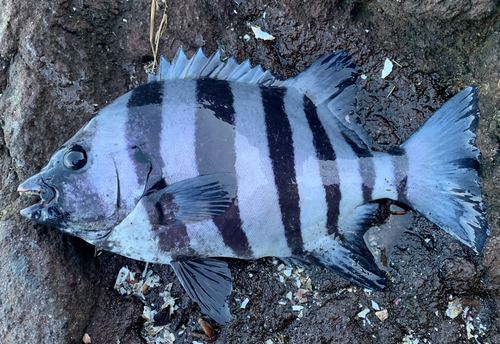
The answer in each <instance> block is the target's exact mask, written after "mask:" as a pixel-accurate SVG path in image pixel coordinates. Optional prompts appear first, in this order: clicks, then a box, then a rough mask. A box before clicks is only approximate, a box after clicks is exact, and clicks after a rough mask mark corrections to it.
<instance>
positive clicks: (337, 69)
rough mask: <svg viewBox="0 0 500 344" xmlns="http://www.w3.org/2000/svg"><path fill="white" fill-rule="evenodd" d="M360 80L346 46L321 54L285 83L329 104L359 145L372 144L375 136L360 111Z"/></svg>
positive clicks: (317, 102) (315, 102)
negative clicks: (357, 100)
mask: <svg viewBox="0 0 500 344" xmlns="http://www.w3.org/2000/svg"><path fill="white" fill-rule="evenodd" d="M357 80H358V69H357V67H356V65H355V64H354V62H352V59H351V57H350V56H349V55H347V53H346V52H345V51H344V50H338V51H336V52H333V53H330V54H326V55H324V56H323V57H321V58H319V59H318V60H316V61H315V62H314V63H313V64H311V65H310V66H309V67H307V68H306V69H304V70H303V71H302V72H301V73H300V74H298V75H297V76H295V77H293V78H290V79H287V80H285V81H283V82H281V85H282V86H288V87H294V88H296V89H297V90H299V91H300V92H301V93H305V94H306V95H307V96H308V97H309V98H310V99H311V100H312V101H313V102H314V104H316V106H320V105H324V106H326V107H327V108H328V109H329V110H330V112H331V113H332V114H333V115H334V116H335V118H337V120H338V121H339V122H340V123H339V124H341V125H338V126H339V129H340V130H341V131H343V132H345V133H346V134H348V136H350V138H351V139H352V140H353V142H355V143H357V144H358V146H360V147H363V146H364V147H367V148H371V147H372V143H371V139H370V137H369V136H368V133H367V132H366V130H365V129H364V128H363V127H362V126H361V120H360V118H359V116H358V115H357V113H356V94H357V92H358V85H357ZM276 84H277V83H276ZM342 126H343V127H345V128H343V127H342ZM346 128H347V129H348V130H345V129H346Z"/></svg>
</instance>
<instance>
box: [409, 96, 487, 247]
mask: <svg viewBox="0 0 500 344" xmlns="http://www.w3.org/2000/svg"><path fill="white" fill-rule="evenodd" d="M479 116H480V112H479V107H478V105H477V87H476V86H471V87H468V88H466V89H464V90H463V91H461V92H460V93H458V94H457V95H455V96H454V97H453V98H451V99H450V100H449V101H448V102H446V104H444V105H443V107H441V109H439V110H438V111H437V112H436V113H435V114H434V115H433V116H431V117H430V118H429V119H428V120H427V121H426V122H425V123H424V124H423V125H422V126H421V127H420V128H419V129H418V131H417V132H415V133H414V134H413V135H412V136H411V137H410V138H409V139H408V140H407V141H406V142H405V143H403V145H402V146H401V147H402V148H403V149H404V151H405V152H406V155H407V157H408V177H407V180H406V190H405V193H404V195H402V196H403V197H401V201H403V202H406V203H408V205H410V206H411V207H412V208H413V209H415V210H417V211H418V212H420V213H421V214H422V215H424V216H425V217H427V218H428V219H429V220H431V221H432V222H434V223H435V224H437V225H438V226H439V227H441V228H442V229H444V230H445V231H446V232H448V233H450V234H451V235H453V236H454V237H456V238H457V239H458V240H460V241H461V242H462V243H464V244H465V245H467V246H469V247H471V248H473V249H474V250H475V251H476V252H477V253H481V252H482V250H483V248H484V245H485V242H486V239H487V238H488V236H489V234H490V229H489V227H488V221H487V216H486V207H485V205H484V201H483V198H482V195H481V187H480V181H479V175H478V168H479V150H478V149H477V147H476V145H475V144H476V134H475V131H476V127H477V122H478V119H479Z"/></svg>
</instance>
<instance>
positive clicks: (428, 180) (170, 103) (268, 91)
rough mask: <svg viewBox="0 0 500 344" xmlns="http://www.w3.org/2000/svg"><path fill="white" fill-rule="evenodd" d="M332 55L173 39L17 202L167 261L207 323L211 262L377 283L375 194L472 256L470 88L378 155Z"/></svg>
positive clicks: (475, 209) (476, 239) (212, 301)
mask: <svg viewBox="0 0 500 344" xmlns="http://www.w3.org/2000/svg"><path fill="white" fill-rule="evenodd" d="M357 78H358V71H357V67H356V65H355V63H354V62H353V61H352V59H351V57H350V56H349V55H348V54H347V53H346V52H345V51H343V50H339V51H336V52H332V53H329V54H326V55H324V56H323V57H321V58H320V59H318V60H317V61H315V62H314V63H312V64H311V65H310V66H309V67H308V68H306V69H305V70H303V71H302V72H301V73H299V74H298V75H297V76H295V77H292V78H288V79H283V78H281V77H279V76H277V75H275V74H273V73H272V72H271V71H270V70H267V71H264V70H263V69H262V67H260V66H256V67H252V66H251V64H250V62H249V61H248V60H246V61H245V62H243V63H238V62H237V61H236V59H235V58H234V57H231V58H228V59H224V60H223V59H221V53H220V51H216V52H215V53H214V54H212V55H211V56H210V57H206V56H205V54H204V53H203V51H202V50H201V48H200V49H199V50H198V51H197V52H196V53H195V54H194V55H193V56H192V57H191V58H188V57H187V56H186V54H185V53H184V51H183V49H182V47H181V48H180V49H179V51H178V52H177V54H176V56H175V58H174V59H173V60H172V62H168V61H166V60H165V59H164V58H162V59H161V62H160V64H159V66H158V70H157V73H156V74H150V75H149V77H148V82H147V83H145V84H143V85H141V86H139V87H137V88H136V89H134V90H132V91H130V92H128V93H126V94H124V95H122V96H121V97H119V98H118V99H116V100H115V101H113V102H112V103H110V104H109V105H107V106H106V107H104V108H102V109H101V110H100V111H99V112H98V113H97V115H96V116H95V117H93V118H92V119H91V120H90V121H89V122H88V123H87V124H85V125H84V126H83V127H82V128H81V129H80V130H79V131H78V132H77V133H76V134H75V135H74V136H73V137H72V138H70V139H69V140H68V141H67V142H66V143H64V144H63V145H62V146H61V147H60V148H59V149H58V150H56V151H55V153H54V154H53V155H52V157H51V158H50V160H49V162H48V163H47V165H45V166H44V167H43V168H42V169H41V171H40V172H38V173H36V174H35V175H33V176H31V177H30V178H28V179H27V180H26V181H24V182H23V183H21V184H20V185H19V188H18V191H19V192H20V193H21V194H36V195H38V196H39V197H40V202H39V203H36V204H34V205H31V206H29V207H28V208H25V209H23V210H21V214H22V215H23V216H25V217H27V218H28V219H30V220H32V221H34V222H37V223H40V224H44V225H49V226H52V227H57V228H59V229H61V230H62V231H64V232H66V233H69V234H71V235H74V236H77V237H80V238H82V239H84V240H85V241H87V242H89V243H91V244H93V245H95V246H96V247H98V248H100V249H104V250H108V251H111V252H114V253H117V254H120V255H123V256H126V257H129V258H133V259H136V260H140V261H145V262H151V263H160V264H169V265H170V266H171V267H172V268H173V270H174V271H175V274H176V276H177V277H178V278H179V280H180V282H181V284H182V285H183V287H184V289H185V290H186V292H187V294H188V295H189V296H190V297H191V299H193V300H194V301H195V302H197V303H198V305H199V306H200V308H201V310H202V311H203V312H204V313H206V314H207V315H209V316H210V317H212V318H213V319H214V320H215V321H217V322H219V323H221V324H226V323H227V322H228V321H229V320H230V318H231V314H230V302H231V294H232V281H231V272H230V270H229V268H228V265H227V263H226V262H225V261H223V260H221V259H218V258H238V259H252V260H253V259H258V258H262V257H279V258H291V259H295V260H297V261H299V262H303V263H304V264H313V265H318V266H321V267H325V268H328V269H330V270H331V271H333V272H334V273H336V274H338V275H340V276H341V277H344V278H346V279H347V280H349V281H351V282H353V283H355V284H357V285H359V286H362V287H366V288H370V289H377V290H383V289H384V287H385V274H384V272H382V271H381V270H380V269H379V268H378V267H377V264H376V263H375V261H374V259H373V255H372V254H371V252H370V250H369V249H368V247H367V245H366V243H365V241H364V239H363V235H364V234H365V232H366V231H367V230H368V229H369V228H370V226H371V224H372V223H373V221H374V218H375V216H376V214H377V211H378V208H379V204H378V203H377V202H376V201H377V200H383V199H388V200H392V201H394V202H397V203H399V204H403V205H406V206H408V207H410V208H411V209H413V210H414V211H416V212H418V213H420V214H421V215H423V216H424V217H426V218H427V219H429V220H430V221H432V222H433V223H435V224H436V225H437V226H438V227H440V228H441V229H443V230H444V231H445V232H447V233H448V234H450V235H452V236H453V237H454V238H455V239H457V240H458V241H460V242H461V243H462V244H463V245H465V246H467V247H469V248H471V249H472V250H473V251H475V252H476V253H477V254H480V253H481V252H482V250H483V248H484V245H485V242H486V239H487V238H488V236H489V235H490V229H489V226H488V219H487V212H486V206H485V203H484V201H483V197H482V194H481V186H480V180H479V175H478V169H479V158H480V152H479V150H478V148H477V147H476V145H475V140H476V136H475V131H476V128H477V123H478V119H479V116H480V111H479V107H478V96H477V93H478V88H477V87H476V86H470V87H467V88H465V89H463V90H462V91H460V92H459V93H457V94H456V95H455V96H453V97H452V98H451V99H449V100H448V101H447V102H446V103H445V104H444V105H443V106H442V107H441V108H440V109H439V110H438V111H436V112H435V113H434V114H433V115H432V116H431V117H430V118H429V119H428V120H427V121H426V122H425V123H424V124H423V125H422V126H421V127H420V128H419V129H418V130H417V131H416V132H415V133H413V135H411V136H410V137H409V138H408V139H407V140H406V141H405V142H403V143H402V144H401V145H399V146H398V147H396V148H393V149H391V150H389V151H387V152H379V151H376V150H374V149H373V144H372V142H371V139H370V137H369V136H368V134H367V132H366V131H365V130H364V128H363V127H362V125H361V120H360V118H359V115H358V114H357V112H356V94H357Z"/></svg>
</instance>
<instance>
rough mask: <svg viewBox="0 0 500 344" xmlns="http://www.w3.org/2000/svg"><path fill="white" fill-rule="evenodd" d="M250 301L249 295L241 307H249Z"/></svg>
mask: <svg viewBox="0 0 500 344" xmlns="http://www.w3.org/2000/svg"><path fill="white" fill-rule="evenodd" d="M249 301H250V300H249V299H248V297H247V298H246V299H245V300H243V302H242V303H241V306H240V307H241V309H245V308H246V307H247V305H248V302H249Z"/></svg>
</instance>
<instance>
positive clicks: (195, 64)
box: [148, 47, 279, 86]
mask: <svg viewBox="0 0 500 344" xmlns="http://www.w3.org/2000/svg"><path fill="white" fill-rule="evenodd" d="M220 56H221V55H220V51H219V50H217V51H216V52H215V53H213V54H212V55H211V56H210V57H208V58H207V57H206V56H205V54H204V53H203V51H202V49H201V48H200V49H198V51H197V52H196V54H194V55H193V56H192V57H191V58H190V59H188V58H187V56H186V54H185V53H184V49H182V47H180V48H179V50H178V51H177V53H176V54H175V57H174V59H173V60H172V63H170V62H168V61H167V60H166V59H165V58H164V57H161V59H160V65H159V66H158V69H157V71H156V75H155V74H149V76H148V82H153V81H162V80H173V79H198V78H210V79H217V80H228V81H236V82H243V83H248V84H257V85H265V86H271V85H273V84H274V83H275V82H276V81H278V80H279V76H277V75H274V74H273V73H272V72H271V71H270V70H267V71H264V70H263V69H262V67H261V66H260V65H258V66H256V67H253V68H252V65H251V64H250V61H249V60H248V59H247V60H245V61H244V62H242V63H238V62H236V59H235V58H234V56H231V57H229V58H227V59H225V60H223V61H222V60H221V57H220Z"/></svg>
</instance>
